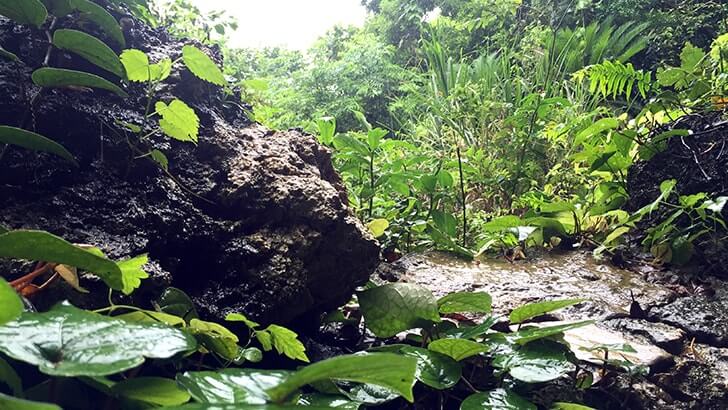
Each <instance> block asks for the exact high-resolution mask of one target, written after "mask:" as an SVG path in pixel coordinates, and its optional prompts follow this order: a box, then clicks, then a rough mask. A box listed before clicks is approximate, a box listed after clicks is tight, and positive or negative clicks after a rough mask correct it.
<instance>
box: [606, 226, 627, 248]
mask: <svg viewBox="0 0 728 410" xmlns="http://www.w3.org/2000/svg"><path fill="white" fill-rule="evenodd" d="M629 231H630V228H629V227H628V226H620V227H619V228H617V229H615V230H613V231H612V232H610V233H609V235H607V237H606V238H605V239H604V243H603V245H610V244H612V243H613V242H614V241H616V240H617V239H619V238H621V237H622V236H623V235H624V234H626V233H628V232H629Z"/></svg>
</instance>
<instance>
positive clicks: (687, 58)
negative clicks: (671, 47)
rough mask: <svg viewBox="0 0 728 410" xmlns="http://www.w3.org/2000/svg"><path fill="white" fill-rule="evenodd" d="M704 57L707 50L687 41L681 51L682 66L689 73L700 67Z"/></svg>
mask: <svg viewBox="0 0 728 410" xmlns="http://www.w3.org/2000/svg"><path fill="white" fill-rule="evenodd" d="M704 58H705V52H704V51H703V50H701V49H700V48H698V47H695V46H694V45H692V44H691V43H690V42H687V43H685V47H683V49H682V52H680V68H681V69H683V70H685V71H687V72H688V73H692V72H693V71H695V69H697V68H698V66H699V65H700V63H701V62H702V61H703V59H704Z"/></svg>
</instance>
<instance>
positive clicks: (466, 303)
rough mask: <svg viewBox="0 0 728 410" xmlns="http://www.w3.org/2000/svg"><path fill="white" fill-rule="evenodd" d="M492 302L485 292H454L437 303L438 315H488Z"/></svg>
mask: <svg viewBox="0 0 728 410" xmlns="http://www.w3.org/2000/svg"><path fill="white" fill-rule="evenodd" d="M492 302H493V300H492V298H491V296H490V295H489V294H487V293H485V292H455V293H451V294H449V295H446V296H444V297H442V298H440V300H438V301H437V305H438V306H439V309H440V313H490V311H491V304H492Z"/></svg>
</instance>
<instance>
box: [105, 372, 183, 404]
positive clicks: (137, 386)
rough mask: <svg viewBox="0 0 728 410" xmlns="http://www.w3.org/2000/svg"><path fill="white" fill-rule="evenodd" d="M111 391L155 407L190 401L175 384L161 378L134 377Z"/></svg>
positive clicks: (115, 385) (114, 386) (120, 383)
mask: <svg viewBox="0 0 728 410" xmlns="http://www.w3.org/2000/svg"><path fill="white" fill-rule="evenodd" d="M111 391H112V392H113V393H114V394H116V395H119V396H122V397H125V398H127V399H131V400H135V401H140V402H143V403H149V404H153V405H156V406H177V405H180V404H184V403H187V402H188V401H190V394H189V393H187V392H186V391H185V390H182V389H180V388H179V387H178V385H177V382H175V381H174V380H172V379H165V378H162V377H136V378H132V379H126V380H123V381H121V382H119V383H116V384H114V385H113V387H111Z"/></svg>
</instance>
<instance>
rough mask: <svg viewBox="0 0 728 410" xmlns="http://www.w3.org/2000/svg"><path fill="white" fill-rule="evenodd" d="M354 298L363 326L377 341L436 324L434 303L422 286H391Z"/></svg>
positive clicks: (393, 284)
mask: <svg viewBox="0 0 728 410" xmlns="http://www.w3.org/2000/svg"><path fill="white" fill-rule="evenodd" d="M357 295H358V298H359V306H360V307H361V311H362V314H363V315H364V319H365V322H366V325H367V327H368V328H369V330H371V331H372V332H373V333H374V334H375V335H377V336H378V337H391V336H394V335H396V334H397V333H399V332H402V331H404V330H409V329H414V328H418V327H423V326H427V325H429V324H430V323H432V322H439V321H440V315H439V314H438V310H437V300H436V299H435V297H434V296H433V295H432V292H430V291H429V290H428V289H426V288H424V287H422V286H418V285H415V284H411V283H392V284H389V285H384V286H378V287H376V288H374V289H370V290H366V291H364V292H359V293H358V294H357Z"/></svg>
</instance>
